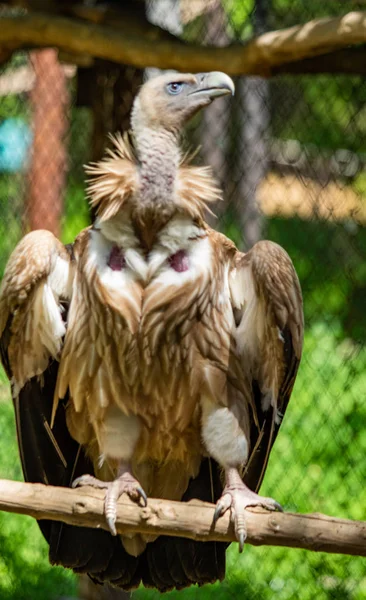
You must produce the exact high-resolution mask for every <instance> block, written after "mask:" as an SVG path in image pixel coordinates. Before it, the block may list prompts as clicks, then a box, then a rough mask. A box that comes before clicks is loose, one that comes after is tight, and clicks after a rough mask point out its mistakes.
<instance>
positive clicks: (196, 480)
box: [0, 72, 303, 591]
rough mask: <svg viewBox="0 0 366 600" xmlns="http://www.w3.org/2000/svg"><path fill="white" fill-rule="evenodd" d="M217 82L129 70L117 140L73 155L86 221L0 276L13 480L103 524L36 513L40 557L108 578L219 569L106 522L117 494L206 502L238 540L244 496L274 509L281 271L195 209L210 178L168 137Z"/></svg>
mask: <svg viewBox="0 0 366 600" xmlns="http://www.w3.org/2000/svg"><path fill="white" fill-rule="evenodd" d="M232 93H234V85H233V82H232V81H231V79H230V78H229V77H228V76H227V75H225V74H224V73H219V72H213V73H207V74H198V75H191V74H177V73H174V74H172V73H169V74H165V75H162V76H159V77H156V78H154V79H151V80H149V81H148V82H147V83H145V84H144V85H143V86H142V88H141V90H140V92H139V94H138V95H137V97H136V99H135V102H134V105H133V110H132V116H131V133H130V136H125V137H122V136H121V135H117V136H116V137H115V138H114V139H113V144H114V147H113V148H112V149H111V150H109V151H108V153H107V156H106V157H105V158H104V160H102V161H101V162H99V163H96V164H93V165H91V166H90V167H89V168H88V174H89V196H90V202H91V206H92V207H93V208H94V210H95V212H96V215H97V216H96V220H95V222H94V224H93V226H91V227H89V228H87V229H85V230H84V231H82V232H81V233H80V234H79V236H78V237H77V238H76V240H75V242H74V244H73V245H71V246H69V247H65V246H63V245H62V244H61V243H60V242H59V241H58V240H57V239H56V238H55V237H54V236H53V235H52V234H51V233H50V232H47V231H34V232H31V233H29V234H28V235H26V236H25V237H24V238H23V240H22V241H21V242H20V243H19V245H18V246H17V248H16V249H15V250H14V252H13V254H12V256H11V258H10V260H9V263H8V265H7V268H6V272H5V275H4V279H3V282H2V286H1V296H0V336H1V354H2V360H3V364H4V366H5V370H6V372H7V374H8V376H9V379H10V380H11V385H12V395H13V400H14V405H15V413H16V423H17V431H18V441H19V448H20V455H21V460H22V464H23V470H24V476H25V479H26V480H27V481H31V482H43V483H47V484H53V485H62V486H70V485H74V486H76V485H77V486H85V485H87V486H94V487H96V488H102V489H105V493H106V495H105V516H106V520H107V523H108V527H109V530H110V532H108V531H104V530H103V531H100V530H94V529H88V528H76V527H72V526H68V525H62V524H60V523H55V522H52V521H41V522H40V527H41V529H42V531H43V533H44V535H45V537H46V539H47V540H48V542H49V544H50V560H51V562H53V563H58V564H63V565H64V566H67V567H72V568H73V569H74V570H75V571H77V572H88V573H89V574H90V575H91V577H92V578H93V579H94V580H96V581H98V582H105V581H109V582H112V583H113V584H115V585H118V586H120V587H122V588H125V589H131V588H133V587H135V586H136V585H138V584H139V583H140V582H141V581H142V582H143V583H144V584H145V585H147V586H153V587H156V588H157V589H159V590H161V591H165V590H167V589H171V588H173V587H176V588H182V587H185V586H187V585H190V584H191V583H199V584H203V583H207V582H212V581H215V580H216V579H222V578H223V576H224V573H225V548H226V545H225V544H223V543H215V542H195V541H192V540H185V539H175V538H168V537H164V536H160V537H158V538H154V537H152V536H144V535H140V534H135V535H133V536H132V537H127V536H121V537H120V536H116V528H115V518H116V502H117V500H118V498H119V497H120V496H121V495H122V494H124V493H126V494H128V495H129V496H130V497H131V498H132V499H133V500H136V501H137V502H140V503H143V504H145V503H146V502H148V498H149V497H156V498H165V499H170V500H183V501H187V500H189V499H192V498H199V499H201V500H206V501H211V502H215V503H216V512H215V520H217V519H218V518H220V515H221V514H223V513H224V512H225V511H226V510H230V513H231V518H232V520H233V523H234V527H235V532H236V536H237V539H238V542H239V546H240V549H242V547H243V544H244V540H245V536H246V530H245V509H246V507H248V506H255V505H260V506H263V507H265V508H267V509H269V510H275V509H279V508H280V506H279V504H278V503H277V502H276V501H275V500H273V499H271V498H264V497H261V496H259V495H258V494H257V492H258V488H259V486H260V484H261V482H262V479H263V475H264V472H265V469H266V465H267V461H268V457H269V453H270V451H271V448H272V445H273V443H274V440H275V438H276V435H277V432H278V429H279V426H280V423H281V420H282V417H283V415H284V412H285V410H286V407H287V403H288V401H289V398H290V395H291V392H292V388H293V384H294V380H295V377H296V372H297V368H298V365H299V361H300V356H301V350H302V339H303V312H302V299H301V290H300V286H299V282H298V278H297V276H296V273H295V270H294V267H293V265H292V262H291V260H290V258H289V257H288V255H287V254H286V252H285V251H284V250H283V249H282V248H281V247H280V246H278V245H277V244H275V243H272V242H269V241H262V242H258V243H257V244H256V245H255V246H254V247H253V248H252V249H251V250H250V251H249V252H247V253H245V254H244V253H241V252H239V251H238V250H237V248H236V247H235V245H234V244H233V243H232V242H231V241H230V240H229V239H228V238H226V237H225V236H224V235H222V234H220V233H218V232H216V231H215V230H213V229H211V228H210V227H209V226H208V225H207V224H206V223H205V221H204V211H205V208H206V206H207V205H209V204H211V203H213V202H215V201H216V200H218V199H219V197H220V191H219V189H218V188H217V186H216V184H215V182H214V180H213V177H212V174H211V171H210V169H209V168H207V167H199V166H193V165H192V164H190V162H189V160H188V159H187V157H186V156H184V155H183V154H182V151H181V149H180V145H179V137H180V133H181V131H182V128H183V126H184V125H185V123H186V122H187V121H188V120H189V119H190V118H191V117H192V116H193V115H194V114H195V113H197V112H198V111H199V110H200V109H202V108H204V107H205V106H207V105H209V104H210V103H211V102H212V101H213V100H214V99H215V98H217V97H220V96H222V95H225V94H232ZM248 151H250V149H248ZM111 534H112V535H111Z"/></svg>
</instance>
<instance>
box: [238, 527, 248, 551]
mask: <svg viewBox="0 0 366 600" xmlns="http://www.w3.org/2000/svg"><path fill="white" fill-rule="evenodd" d="M238 537H239V539H238V542H239V553H240V554H241V553H242V552H243V548H244V543H245V540H246V539H247V535H246V533H245V532H244V531H241V532H240V533H239V536H238Z"/></svg>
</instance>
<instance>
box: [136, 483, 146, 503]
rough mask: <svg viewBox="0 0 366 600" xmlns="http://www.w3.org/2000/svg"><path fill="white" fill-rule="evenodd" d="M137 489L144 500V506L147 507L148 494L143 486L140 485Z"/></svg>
mask: <svg viewBox="0 0 366 600" xmlns="http://www.w3.org/2000/svg"><path fill="white" fill-rule="evenodd" d="M136 491H137V492H138V494H139V496H140V498H141V500H142V502H143V505H144V507H146V506H147V496H146V494H145V491H144V490H143V489H142V487H141V486H140V485H139V486H138V487H137V488H136Z"/></svg>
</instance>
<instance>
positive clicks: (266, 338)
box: [230, 241, 304, 489]
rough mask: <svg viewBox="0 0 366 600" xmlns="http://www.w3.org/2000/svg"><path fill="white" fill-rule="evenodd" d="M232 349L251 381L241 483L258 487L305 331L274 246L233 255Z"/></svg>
mask: <svg viewBox="0 0 366 600" xmlns="http://www.w3.org/2000/svg"><path fill="white" fill-rule="evenodd" d="M230 292H231V300H232V306H233V310H234V314H235V317H236V319H235V320H236V323H237V327H236V332H235V338H236V346H237V350H238V352H239V355H240V363H241V365H242V368H243V369H246V370H247V371H249V374H250V378H251V381H252V396H253V399H254V402H253V405H252V408H253V407H254V409H253V412H254V413H255V414H253V419H252V421H253V423H252V427H251V436H250V437H251V440H250V442H251V456H250V458H249V461H248V464H247V466H246V470H245V474H244V477H245V481H246V483H247V484H248V485H250V487H252V488H255V489H258V488H259V486H260V484H261V482H262V479H263V476H264V472H265V469H266V466H267V463H268V458H269V454H270V451H271V448H272V446H273V443H274V441H275V438H276V435H277V433H278V429H279V427H280V424H281V421H282V418H283V415H284V413H285V411H286V407H287V404H288V401H289V399H290V395H291V392H292V388H293V385H294V382H295V378H296V374H297V369H298V366H299V362H300V358H301V352H302V344H303V331H304V318H303V308H302V296H301V288H300V283H299V280H298V277H297V275H296V271H295V269H294V266H293V264H292V262H291V259H290V257H289V256H288V254H287V253H286V252H285V251H284V250H283V249H282V248H281V247H280V246H278V245H277V244H275V243H273V242H268V241H263V242H258V243H257V244H256V245H255V246H254V247H253V248H252V250H250V251H249V252H248V253H246V254H242V253H239V252H238V253H237V255H236V257H235V261H234V267H233V269H232V271H231V274H230Z"/></svg>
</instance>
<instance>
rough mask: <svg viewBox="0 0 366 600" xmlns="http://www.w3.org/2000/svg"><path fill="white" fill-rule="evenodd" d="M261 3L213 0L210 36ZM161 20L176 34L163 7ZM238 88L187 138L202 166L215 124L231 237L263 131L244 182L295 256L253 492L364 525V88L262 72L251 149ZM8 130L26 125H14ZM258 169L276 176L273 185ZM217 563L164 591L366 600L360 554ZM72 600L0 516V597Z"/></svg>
mask: <svg viewBox="0 0 366 600" xmlns="http://www.w3.org/2000/svg"><path fill="white" fill-rule="evenodd" d="M0 4H1V3H0ZM156 4H159V3H156ZM173 4H174V3H173ZM173 4H171V6H173ZM265 4H266V19H265V21H266V23H265V25H266V28H267V29H274V28H279V27H285V26H290V25H294V24H295V23H298V22H305V21H307V20H308V19H310V18H315V17H319V16H324V15H339V14H342V13H343V12H346V11H347V10H351V9H361V8H362V4H363V3H362V2H353V1H351V0H349V1H348V0H347V1H346V0H344V1H342V2H340V1H336V0H332V1H331V2H330V1H328V2H325V1H324V2H319V1H318V0H311V1H310V0H307V1H305V0H303V1H302V0H295V1H293V2H292V1H290V0H273V2H272V3H265ZM260 7H263V2H260V0H258V2H255V1H254V0H251V1H250V0H240V1H239V0H230V1H229V0H223V1H222V2H218V3H216V10H219V9H220V11H221V12H220V14H221V17H222V19H224V18H225V19H226V20H225V23H224V25H223V24H221V30H220V31H219V33H220V32H221V34H220V35H222V34H223V33H224V34H225V36H226V41H231V40H245V39H246V38H247V37H248V35H250V34H251V33H253V31H255V30H256V27H257V29H258V23H257V21H258V14H259V13H260V11H259V8H260ZM256 11H257V12H256ZM165 13H166V11H165ZM165 13H164V14H165ZM215 14H216V17H217V12H216V13H215ZM165 17H166V14H165ZM210 19H211V21H210ZM212 19H213V16H212V15H211V13H204V12H202V13H201V14H199V15H198V16H196V17H195V18H194V19H192V21H191V22H189V23H188V24H185V25H184V27H182V28H181V30H180V32H178V33H180V35H182V36H183V37H186V38H187V39H196V40H197V39H201V38H202V39H203V37H204V35H203V33H202V32H204V33H205V35H206V34H207V38H205V39H206V42H207V43H210V42H211V43H212V42H215V40H216V37H215V36H217V39H218V35H219V34H218V33H214V34H212V31H211V30H210V24H211V22H212ZM256 23H257V26H256ZM160 24H161V26H163V27H166V28H167V29H169V28H170V29H171V26H168V24H166V23H165V22H164V17H163V16H161V18H160ZM210 31H211V34H210V35H211V38H210V39H208V37H209V33H210ZM28 58H29V57H28V55H27V54H26V53H19V54H17V55H16V56H14V57H13V59H12V61H11V62H10V63H7V64H5V65H3V67H2V68H1V71H0V81H2V80H3V79H2V78H4V77H5V80H6V78H8V79H7V81H8V80H9V76H11V75H12V74H14V73H17V72H18V69H21V68H23V67H28V68H29V67H30V63H29V60H28ZM244 83H245V82H244ZM254 83H255V82H254ZM237 84H238V85H237V87H238V94H237V98H236V99H235V100H234V101H233V102H234V104H233V108H232V109H230V112H229V113H228V112H227V110H228V109H227V108H226V109H225V108H222V109H220V110H222V112H221V113H220V114H219V115H218V114H217V113H215V114H214V113H207V114H209V117H208V118H206V117H205V118H204V119H205V120H202V119H198V120H196V121H194V123H193V125H192V126H191V127H190V129H189V131H188V132H187V138H188V141H191V142H193V143H202V145H203V148H202V152H201V160H202V161H203V162H211V160H210V155H209V153H207V150H205V146H204V141H205V139H207V138H209V135H210V134H212V131H213V130H214V125H215V123H216V121H217V119H218V121H217V122H218V124H219V130H218V133H215V135H214V142H213V146H214V147H215V148H219V150H220V152H221V155H220V157H219V159H220V160H222V170H221V169H218V170H217V171H216V170H215V172H216V175H217V176H218V178H219V179H220V180H221V184H222V185H223V186H224V189H225V193H226V203H225V206H224V210H221V212H220V213H219V214H220V218H219V220H218V222H217V225H216V226H218V227H220V228H221V229H222V230H223V231H224V232H225V233H226V234H227V235H229V236H230V237H231V238H232V239H234V241H236V242H237V243H238V244H239V245H243V244H245V242H246V241H247V240H246V231H245V228H244V229H243V225H242V220H241V219H242V215H241V206H242V204H244V202H245V198H243V195H242V190H243V187H241V186H242V181H243V178H244V179H245V177H247V178H248V179H250V177H249V175H250V168H251V167H250V163H248V156H250V155H251V154H252V151H254V150H255V149H256V148H257V146H258V144H257V142H258V140H259V139H260V141H261V142H263V140H264V141H265V148H266V152H265V153H264V155H262V157H261V160H262V162H263V164H262V165H261V169H262V171H261V176H260V177H259V179H260V180H258V181H257V182H256V186H255V190H254V196H255V199H256V202H257V203H259V205H258V206H259V208H258V214H257V217H258V219H259V220H260V230H261V235H262V236H263V237H266V238H268V239H271V240H274V241H276V242H278V243H279V244H281V245H282V246H283V247H284V248H285V249H286V250H287V251H288V253H289V254H290V256H291V258H292V259H293V261H294V264H295V267H296V270H297V272H298V274H299V277H300V280H301V284H302V289H303V295H304V307H305V318H306V335H305V346H304V355H303V361H302V364H301V367H300V370H299V375H298V378H297V382H296V385H295V389H294V392H293V397H292V400H291V403H290V406H289V409H288V412H287V414H286V417H285V419H284V423H283V425H282V428H281V432H280V434H279V437H278V439H277V442H276V445H275V448H274V450H273V452H272V455H271V459H270V464H269V467H268V470H267V474H266V477H265V480H264V483H263V487H262V489H261V493H263V494H264V495H268V496H273V497H275V498H276V499H277V500H278V501H279V502H280V503H281V504H282V505H283V506H284V508H285V510H290V511H298V512H321V513H324V514H328V515H332V516H337V517H344V518H350V519H359V520H366V489H365V476H366V459H365V457H366V426H365V425H366V402H365V397H366V369H365V367H366V348H365V337H366V335H365V331H366V310H365V307H366V261H365V257H366V230H365V227H364V224H365V222H366V219H365V215H366V172H365V164H366V146H365V139H366V112H365V111H366V108H365V101H366V83H365V80H364V78H362V77H359V76H356V75H354V76H345V75H315V76H314V75H306V76H301V77H300V76H280V77H276V78H273V79H270V80H269V82H268V84H267V83H266V87H265V88H263V87H261V82H259V83H258V86H257V88H255V90H254V99H255V100H256V101H257V104H255V105H256V106H257V108H258V107H259V108H260V109H261V110H262V116H263V114H264V113H265V116H264V117H263V119H262V120H261V119H259V120H258V122H257V124H256V131H254V133H255V134H256V135H257V136H259V137H257V138H255V139H254V141H253V146H251V145H250V143H248V144H249V145H246V146H245V145H244V148H243V145H242V144H243V140H242V138H240V135H241V132H242V133H243V132H244V129H245V127H246V125H247V124H248V123H249V125H250V117H251V115H252V113H251V112H250V110H251V109H250V103H249V100H250V98H249V95H250V94H249V90H250V88H244V91H243V88H241V87H240V86H241V82H240V81H239V80H238V82H237ZM67 85H68V90H69V95H70V105H69V113H68V118H69V129H68V131H67V136H66V138H65V144H66V150H67V181H66V187H65V190H64V193H63V214H62V223H61V237H62V239H63V241H64V242H71V241H72V240H73V239H74V237H75V235H76V234H77V233H78V232H79V231H80V229H82V228H83V227H85V226H86V225H87V224H88V223H89V211H88V206H87V202H86V200H85V189H84V173H83V169H82V165H83V164H84V163H86V162H87V161H88V160H90V159H91V158H93V152H92V149H93V148H92V143H91V139H92V130H93V114H92V110H91V108H90V107H88V106H82V103H78V102H77V78H76V76H75V75H74V76H71V77H70V78H69V79H68V84H67ZM252 92H253V89H252V90H251V93H252ZM255 94H257V96H256V95H255ZM31 108H32V102H31V98H30V96H29V88H27V86H26V85H25V84H24V89H23V90H20V91H19V90H18V91H17V92H16V93H11V92H9V93H5V94H4V93H2V95H0V126H1V124H4V123H7V124H8V125H9V124H10V125H11V124H12V123H14V121H11V119H14V120H15V121H17V122H18V123H20V124H21V125H22V126H24V125H26V126H29V132H31V131H32V109H31ZM225 111H226V112H225ZM211 114H212V117H210V115H211ZM210 118H212V120H211V121H210ZM254 120H255V119H254ZM254 129H255V127H254ZM15 130H16V131H18V133H19V131H24V130H23V129H21V130H19V128H18V129H17V126H15ZM15 130H14V131H15ZM251 131H253V129H252V130H251ZM244 134H245V132H244V133H243V135H244ZM4 135H5V138H4V139H5V141H3V140H2V138H1V128H0V277H1V275H2V273H3V270H4V267H5V264H6V261H7V259H8V257H9V254H10V252H11V251H12V249H13V248H14V246H15V244H16V243H17V241H18V240H19V239H20V237H21V236H22V234H23V233H24V232H25V231H27V227H28V225H27V218H28V215H27V191H28V183H29V158H30V156H31V154H27V153H28V151H29V152H31V150H28V146H27V144H28V145H29V144H30V146H29V148H30V149H31V141H30V140H29V139H26V136H25V138H24V139H25V143H24V148H23V150H22V152H23V154H24V156H23V154H22V155H21V156H18V159H19V161H20V162H21V164H20V166H19V165H15V166H14V168H9V164H10V165H11V164H12V160H13V158H12V156H11V154H9V152H10V150H11V148H13V147H14V140H13V141H11V139H10V138H11V135H12V134H9V133H7V134H6V132H5V134H4ZM14 135H15V134H14ZM212 135H213V134H212ZM6 136H8V137H6ZM9 136H10V137H9ZM244 137H245V135H244ZM239 138H240V139H239ZM9 139H10V141H9ZM15 139H18V138H15ZM289 141H290V142H291V144H292V145H288V142H289ZM294 141H295V142H296V145H295V146H294V144H293V142H294ZM281 143H285V144H287V145H281ZM9 144H10V145H9ZM9 148H10V150H8V149H9ZM17 148H20V145H19V144H18V145H17ZM276 148H277V150H276ZM278 148H279V149H280V150H278ZM281 149H282V150H281ZM289 149H290V150H291V152H290V154H288V150H289ZM294 149H295V155H294ZM7 152H8V154H7ZM19 152H20V150H19ZM286 152H287V154H286ZM2 153H3V154H2ZM247 155H248V156H247ZM27 156H28V158H27ZM268 156H269V157H270V158H268ZM51 158H52V157H50V160H51ZM215 159H217V155H216V156H215ZM256 160H259V159H258V156H257V157H256ZM2 161H3V162H2ZM15 162H16V161H15ZM248 164H249V167H248ZM248 173H249V175H248ZM268 174H271V175H274V176H275V177H276V179H275V180H274V179H271V180H269V179H268ZM261 177H262V179H263V180H266V181H268V182H269V183H268V185H267V187H266V188H265V189H266V190H267V193H268V194H269V195H270V194H271V193H272V191H273V194H274V196H276V195H277V196H276V198H277V199H276V202H274V208H271V209H270V210H269V209H268V208H265V205H264V204H261V203H260V201H261V196H260V193H259V190H260V186H261V185H262V180H261ZM266 178H267V179H266ZM273 181H275V182H276V185H275V187H273V186H274V184H273V183H272V187H271V182H273ZM310 182H311V185H310ZM314 182H315V183H316V186H315V187H314V186H313V185H312V184H313V183H314ZM296 185H299V186H302V187H301V190H302V193H303V195H302V196H301V198H303V197H305V196H306V198H308V199H309V202H310V205H311V206H310V209H309V210H307V212H305V213H304V212H302V211H301V209H302V206H301V202H300V204H299V203H298V205H296V203H295V205H294V208H293V209H292V210H291V211H290V213H288V212H286V211H287V208H286V207H287V206H290V205H291V206H292V205H293V200H294V195H295V192H294V190H295V186H296ZM245 189H248V188H245ZM296 189H298V188H296ZM323 193H324V194H326V200H325V202H326V203H328V208H329V207H330V208H329V210H328V212H327V213H326V214H324V213H322V212H321V211H320V210H319V207H320V203H321V202H322V201H323V200H322V199H324V196H323V195H322V194H323ZM256 194H257V196H256ZM346 197H347V198H349V197H350V198H352V199H353V200H352V202H356V203H357V210H356V209H355V206H354V205H351V206H350V207H349V206H348V204H347V203H346V201H345V198H346ZM277 200H278V201H277ZM337 203H338V204H339V207H340V209H341V210H340V213H339V214H338V213H337V210H338V205H337ZM343 203H345V206H344V207H343ZM351 204H352V203H351ZM0 477H1V478H9V479H21V469H20V465H19V459H18V453H17V447H16V438H15V429H14V416H13V409H12V405H11V401H10V393H9V384H8V382H7V380H6V377H5V375H4V374H3V372H0ZM227 559H228V568H227V577H226V580H225V582H224V583H222V584H220V585H215V586H206V587H205V588H202V589H197V588H194V587H193V588H191V589H189V590H185V591H182V592H172V593H170V594H167V597H174V598H175V597H178V595H179V597H180V598H185V599H187V600H193V598H198V599H202V600H203V599H205V598H209V597H210V595H211V594H214V595H215V597H217V598H219V599H220V600H221V599H229V598H230V599H231V598H239V597H240V598H247V599H253V600H262V599H263V600H267V599H268V600H269V599H272V598H276V599H278V600H290V599H292V598H301V600H313V599H314V598H316V599H317V600H330V599H335V600H362V599H366V568H365V566H366V563H365V560H364V559H362V558H358V557H348V556H342V555H329V554H324V553H312V552H307V551H301V550H295V549H287V548H274V547H263V548H254V547H251V546H249V545H248V546H247V547H246V548H245V551H244V552H243V554H242V555H239V554H238V552H237V548H236V547H235V546H233V547H231V548H230V549H229V550H228V553H227ZM76 596H77V580H76V577H75V576H74V575H73V574H72V573H70V572H68V571H66V570H64V569H62V568H56V567H53V568H51V567H50V566H49V564H48V559H47V545H46V543H45V542H44V540H43V538H42V536H41V533H40V531H39V530H38V527H37V525H36V523H35V521H33V520H32V519H31V518H28V517H24V516H15V515H9V514H6V513H1V512H0V599H1V600H28V599H32V600H33V599H37V600H56V599H59V598H61V597H64V598H66V597H76ZM158 596H160V594H158V593H156V592H153V591H147V590H143V589H141V590H138V591H136V592H134V593H133V596H132V597H133V598H135V599H136V600H137V599H146V600H149V599H150V598H151V599H152V598H154V599H155V598H157V597H158Z"/></svg>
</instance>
